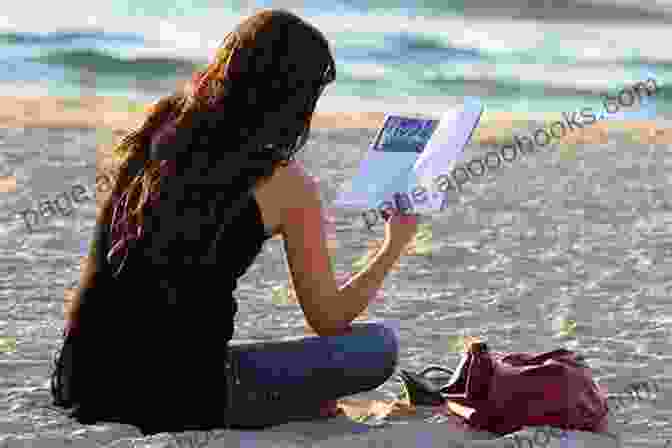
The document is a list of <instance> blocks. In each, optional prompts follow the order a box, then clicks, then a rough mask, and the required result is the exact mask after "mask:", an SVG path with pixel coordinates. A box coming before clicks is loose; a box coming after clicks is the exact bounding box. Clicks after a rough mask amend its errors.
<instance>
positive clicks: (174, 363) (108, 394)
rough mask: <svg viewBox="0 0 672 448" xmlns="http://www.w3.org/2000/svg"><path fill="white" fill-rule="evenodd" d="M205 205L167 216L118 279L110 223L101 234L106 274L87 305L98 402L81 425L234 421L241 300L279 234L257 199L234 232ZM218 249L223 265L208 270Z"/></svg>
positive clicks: (99, 253)
mask: <svg viewBox="0 0 672 448" xmlns="http://www.w3.org/2000/svg"><path fill="white" fill-rule="evenodd" d="M203 198H204V196H203V197H201V199H199V200H198V201H183V202H180V201H177V202H175V203H174V204H173V205H172V206H170V205H167V206H166V207H163V213H162V214H161V215H157V216H156V217H155V218H152V219H153V224H151V225H148V228H149V229H150V230H148V231H147V233H146V235H145V237H144V238H143V239H142V241H141V242H140V243H139V245H138V246H137V247H135V248H134V253H133V256H129V260H128V261H127V264H126V266H125V268H124V270H123V273H122V274H121V275H120V276H119V277H118V278H116V279H115V278H112V277H111V273H112V267H111V266H110V265H109V263H107V259H106V254H107V251H108V250H109V241H108V237H109V224H108V225H105V226H100V227H98V228H97V229H96V230H97V231H96V244H97V250H96V260H97V265H98V266H97V268H98V272H101V273H102V275H101V276H100V277H101V281H99V282H97V284H96V290H97V291H96V292H95V293H93V294H87V302H83V305H82V314H81V326H80V329H81V333H80V334H81V335H82V338H83V339H85V343H84V344H83V345H84V346H85V347H87V348H86V349H84V350H85V351H86V352H87V353H86V355H85V356H86V358H85V359H87V362H86V364H85V366H86V367H83V368H82V369H81V370H82V371H86V373H84V372H82V375H78V376H79V378H80V379H81V380H82V383H81V384H82V386H83V388H86V389H87V393H86V394H85V396H86V397H87V399H88V402H87V403H86V405H84V406H82V408H81V411H80V415H79V417H80V418H79V420H80V421H82V422H87V423H90V422H92V421H99V420H107V421H109V420H112V421H121V422H125V423H130V424H135V425H138V426H140V427H141V428H142V430H143V432H145V433H152V432H157V431H179V430H183V429H187V428H208V427H221V426H222V424H223V422H225V415H224V413H225V403H226V389H225V383H224V353H225V350H226V347H227V344H228V342H229V341H230V339H231V338H232V336H233V330H234V317H235V315H236V312H237V304H236V299H235V298H234V296H233V291H234V290H235V289H236V287H237V281H238V278H239V277H241V276H242V275H243V274H245V272H246V271H247V269H248V268H249V267H250V266H251V265H252V263H253V262H254V260H255V258H256V257H257V255H258V254H259V252H260V251H261V249H262V247H263V243H264V242H265V241H266V240H267V239H269V238H270V237H271V234H270V232H268V231H267V229H266V228H265V227H264V224H263V221H262V217H261V211H260V209H259V206H258V203H257V201H256V199H255V196H254V194H253V193H252V192H250V193H248V194H247V200H246V201H245V200H244V198H243V202H242V204H243V205H242V207H241V208H240V209H239V210H238V211H236V212H234V216H230V218H231V219H229V220H228V225H226V226H224V227H222V226H221V224H220V223H221V221H222V219H221V218H222V217H224V216H226V215H227V213H228V214H230V213H231V211H230V210H229V209H227V208H226V205H224V206H220V205H216V206H215V207H214V208H213V209H211V210H210V215H208V212H206V211H205V209H206V208H207V207H206V206H205V205H204V204H206V203H208V201H207V200H204V199H203ZM196 204H200V205H198V206H197V205H196ZM210 204H212V201H210ZM201 206H203V207H202V209H199V207H201ZM206 216H209V218H210V219H205V217H206ZM213 216H214V217H216V219H214V220H213V219H212V217H213ZM169 220H170V222H169ZM148 222H149V221H148ZM180 225H183V226H184V227H185V228H187V227H189V229H188V230H185V231H184V232H182V228H178V227H179V226H180ZM218 232H219V233H221V235H222V237H221V239H220V240H219V241H218V242H215V237H216V235H217V234H218ZM165 235H169V236H165ZM167 241H168V242H170V244H166V243H167ZM162 244H163V246H162ZM164 249H165V250H164ZM209 250H214V254H215V259H214V262H210V263H205V264H204V263H201V262H200V261H199V260H202V259H203V256H204V254H205V253H206V252H208V251H209ZM211 253H212V252H211ZM87 385H88V387H87Z"/></svg>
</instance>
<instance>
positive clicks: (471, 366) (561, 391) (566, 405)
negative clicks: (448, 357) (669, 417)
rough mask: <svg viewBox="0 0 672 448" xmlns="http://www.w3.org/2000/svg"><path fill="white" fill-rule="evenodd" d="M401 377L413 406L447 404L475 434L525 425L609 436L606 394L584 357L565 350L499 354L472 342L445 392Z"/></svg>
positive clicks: (414, 378) (412, 377) (413, 376)
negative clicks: (475, 430) (477, 430)
mask: <svg viewBox="0 0 672 448" xmlns="http://www.w3.org/2000/svg"><path fill="white" fill-rule="evenodd" d="M401 376H402V379H403V380H404V383H405V385H406V387H407V391H408V392H409V397H410V398H411V402H412V403H413V401H416V402H419V403H413V404H434V405H437V404H439V405H443V406H445V408H446V409H447V410H449V411H450V412H451V413H454V414H458V415H460V416H461V417H462V418H464V420H465V421H466V423H468V424H469V425H470V426H472V427H474V428H477V429H481V430H487V431H490V432H493V433H497V434H508V433H512V432H515V431H518V430H520V429H521V428H522V427H523V426H541V425H549V426H554V427H559V428H563V429H566V430H580V431H593V432H603V431H606V424H607V413H608V407H607V400H606V395H605V394H604V393H603V392H602V391H601V390H600V389H599V387H598V386H597V384H595V382H594V381H593V378H592V372H591V369H590V367H588V365H587V364H585V362H584V361H583V360H582V358H581V357H580V356H577V355H576V354H575V353H574V352H571V351H568V350H565V349H558V350H553V351H550V352H544V353H496V352H489V351H488V348H487V346H486V344H484V343H482V342H471V343H470V344H469V346H468V347H467V350H466V352H465V353H464V355H463V358H462V361H461V362H460V365H459V366H458V369H457V370H456V371H454V372H453V376H452V378H451V380H450V381H449V383H448V384H447V385H444V386H443V387H440V388H437V387H436V386H433V388H432V386H431V385H430V383H429V382H428V381H427V380H426V379H424V381H423V378H421V376H420V375H418V374H409V372H405V371H402V375H401ZM409 386H410V387H409ZM412 389H414V390H412ZM437 392H438V395H437ZM414 398H416V400H414ZM423 401H424V402H425V403H422V402H423Z"/></svg>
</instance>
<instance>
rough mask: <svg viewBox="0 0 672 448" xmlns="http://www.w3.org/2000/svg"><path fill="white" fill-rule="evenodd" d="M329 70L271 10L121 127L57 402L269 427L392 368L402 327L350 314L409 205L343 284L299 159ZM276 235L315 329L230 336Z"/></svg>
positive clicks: (292, 20) (306, 28)
mask: <svg viewBox="0 0 672 448" xmlns="http://www.w3.org/2000/svg"><path fill="white" fill-rule="evenodd" d="M334 79H335V67H334V61H333V58H332V55H331V52H330V49H329V45H328V42H327V40H326V39H325V38H324V36H323V35H322V33H320V32H319V31H318V30H317V29H315V28H314V27H313V26H311V25H309V24H307V23H306V22H305V21H303V20H302V19H300V18H298V17H297V16H295V15H293V14H291V13H289V12H287V11H284V10H262V11H260V12H258V13H257V14H255V15H253V16H251V17H249V18H247V19H245V20H244V21H243V22H242V23H241V24H240V25H238V27H237V28H236V29H235V30H234V31H233V32H232V33H230V34H229V35H228V36H227V37H226V39H225V40H224V42H223V44H222V45H221V47H220V49H219V50H218V52H217V55H216V57H215V59H214V61H213V62H212V63H211V64H210V65H209V66H208V68H207V70H205V71H204V72H203V73H200V72H199V73H197V74H196V75H195V76H194V79H193V82H192V84H191V88H188V89H185V92H183V93H177V94H174V95H172V96H170V97H167V98H163V99H162V100H160V101H159V102H158V103H157V104H156V105H155V106H154V107H153V108H152V110H151V111H150V112H149V114H148V116H147V118H146V120H145V122H144V123H143V125H142V126H141V127H140V128H139V129H138V130H136V131H135V132H133V133H131V134H129V135H128V136H126V137H125V138H124V139H123V140H122V141H121V142H120V143H119V145H118V146H117V148H116V149H115V152H116V153H117V154H118V155H120V156H121V157H122V163H121V164H120V168H119V170H118V173H117V175H116V181H115V187H114V189H113V191H112V194H111V195H110V197H109V198H108V199H107V200H106V201H105V203H104V206H103V207H102V212H101V214H100V216H98V218H97V224H96V234H95V238H94V244H93V246H92V250H91V251H90V253H89V256H88V259H89V261H90V262H89V263H88V266H87V267H86V268H85V269H83V272H82V278H81V282H80V285H79V288H78V290H77V294H76V297H75V298H74V301H73V306H72V307H71V309H70V311H69V312H68V313H67V316H66V337H69V338H70V340H71V341H72V346H71V347H68V349H67V350H68V354H67V356H62V357H61V361H62V362H61V363H60V364H61V367H62V368H61V370H60V372H59V374H58V375H57V376H58V379H59V381H56V386H55V390H54V396H55V398H56V402H57V404H60V405H62V406H66V407H68V406H73V405H74V406H75V410H74V412H73V415H74V416H75V417H76V418H78V420H79V421H80V422H86V423H91V422H95V421H99V420H105V421H120V422H124V423H130V424H135V425H137V426H139V427H140V428H141V430H142V431H143V433H145V434H148V433H155V432H159V431H179V430H185V429H208V428H218V427H237V428H253V427H264V426H268V425H273V424H278V423H283V422H287V421H290V420H298V419H310V418H316V417H319V416H320V415H322V416H324V415H331V414H330V412H333V411H334V409H335V400H336V399H337V398H339V397H342V396H345V395H350V394H354V393H358V392H362V391H366V390H371V389H373V388H376V387H378V386H379V385H381V384H382V383H383V382H385V381H386V380H387V379H388V378H389V377H390V376H391V375H392V374H393V373H394V370H395V367H396V362H397V355H398V345H397V341H396V339H395V336H394V334H393V332H392V331H391V330H390V329H388V328H385V327H383V326H381V325H377V324H372V323H362V324H354V325H352V326H351V322H352V321H353V319H355V317H356V316H358V315H359V314H360V313H361V312H362V311H364V309H365V308H366V307H367V305H368V301H369V298H371V297H373V296H375V292H376V290H377V289H378V288H379V287H380V286H381V283H382V281H383V278H384V277H385V275H386V274H387V272H388V271H389V269H390V268H391V267H392V266H393V265H394V263H395V262H396V260H397V259H398V257H399V256H400V254H401V252H402V249H403V248H404V246H405V245H406V244H407V243H408V242H409V241H410V240H411V238H412V237H413V235H414V233H415V231H416V228H417V222H416V217H414V216H401V215H395V216H392V217H390V219H389V220H388V222H387V226H386V239H385V243H384V245H383V247H382V248H381V249H380V250H379V253H378V255H377V257H376V258H375V259H374V260H373V261H372V262H371V263H369V265H368V266H367V267H366V268H365V269H364V270H363V271H362V272H360V273H359V274H357V275H355V276H354V277H353V278H352V279H351V280H350V281H349V282H348V283H347V284H346V285H344V286H342V287H340V288H337V286H336V281H335V279H334V273H333V270H332V266H331V263H330V259H329V254H328V251H327V246H326V241H325V232H324V223H323V220H322V203H321V201H320V197H319V191H318V187H317V185H316V184H315V183H314V182H313V181H312V180H311V177H310V175H309V174H308V173H306V172H305V171H304V170H303V168H302V167H301V165H300V164H298V163H296V162H295V161H293V156H294V155H295V154H296V152H297V151H298V150H299V149H301V147H302V146H303V145H304V143H305V141H306V140H307V138H308V134H309V130H310V123H311V117H312V113H313V111H314V109H315V105H316V103H317V99H318V98H319V96H320V95H321V93H322V91H323V89H324V87H325V86H326V85H327V84H328V83H330V82H332V81H333V80H334ZM274 235H280V236H282V238H283V239H284V244H285V251H286V254H287V260H288V264H289V266H290V270H291V280H292V282H293V285H294V288H295V291H296V295H297V298H298V300H299V302H300V305H301V308H302V310H303V312H304V315H305V317H306V320H307V322H308V324H309V325H310V326H311V327H312V328H313V330H314V331H315V332H316V333H317V336H312V337H305V338H301V339H298V340H292V341H278V342H269V343H257V344H233V343H231V342H230V341H231V338H232V335H233V331H234V316H235V314H236V309H237V307H236V301H235V299H234V297H233V295H232V293H233V291H234V290H235V288H236V284H237V279H238V278H239V277H240V276H241V275H243V274H244V273H245V271H246V270H247V269H248V267H249V266H250V265H251V264H252V262H253V261H254V259H255V257H256V256H257V254H258V253H259V252H260V250H261V248H262V245H263V243H264V241H266V240H267V239H269V238H271V237H272V236H274ZM63 366H65V367H63ZM66 384H67V385H68V387H70V388H71V389H70V390H65V385H66ZM64 396H67V397H68V398H63V397H64ZM325 413H326V414H325Z"/></svg>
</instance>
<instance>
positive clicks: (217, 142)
mask: <svg viewBox="0 0 672 448" xmlns="http://www.w3.org/2000/svg"><path fill="white" fill-rule="evenodd" d="M335 77H336V69H335V63H334V59H333V57H332V55H331V51H330V48H329V43H328V41H327V40H326V38H325V37H324V35H323V34H322V33H321V32H320V31H319V30H317V29H316V28H315V27H314V26H312V25H310V24H308V23H307V22H305V21H304V20H302V19H301V18H299V17H298V16H296V15H295V14H293V13H291V12H289V11H286V10H282V9H263V10H261V11H259V12H257V13H256V14H254V15H252V16H250V17H248V18H246V19H245V20H243V21H242V22H241V23H240V24H239V25H238V26H237V27H236V29H235V30H234V31H232V32H231V33H229V34H228V35H227V36H226V38H225V39H224V41H223V42H222V44H221V45H220V47H219V48H218V50H217V52H216V55H215V57H214V58H213V61H212V62H211V63H210V64H209V65H208V67H207V68H206V69H205V70H204V71H198V72H196V73H194V76H193V79H192V82H191V83H188V84H187V85H186V86H185V88H184V90H183V91H178V92H176V93H174V94H172V95H170V96H167V97H164V98H162V99H161V100H159V101H158V102H157V103H155V104H154V105H153V106H152V107H151V108H150V110H149V111H148V114H147V116H146V118H145V120H144V122H143V123H142V125H141V126H140V127H139V128H138V129H136V130H134V131H131V132H130V133H129V134H127V135H126V136H125V137H124V138H123V139H122V140H121V141H120V142H119V143H118V144H117V146H116V147H115V148H114V155H115V157H116V159H117V160H118V162H120V165H119V168H118V170H117V172H116V176H115V186H114V189H113V191H112V196H113V197H119V196H121V195H122V194H124V193H126V194H127V207H126V210H127V214H128V216H125V218H126V219H127V220H128V222H129V223H132V224H133V225H142V223H143V211H144V209H145V205H146V204H147V202H148V201H149V199H150V197H155V195H156V194H158V190H159V186H160V180H161V177H162V172H161V170H160V168H161V166H162V163H161V162H162V160H166V159H171V160H172V159H174V160H175V161H176V162H175V163H176V166H177V172H178V173H183V174H184V173H186V171H189V170H191V172H192V174H193V173H197V176H195V177H194V179H197V180H198V181H201V182H205V183H208V182H217V183H218V185H219V186H220V187H223V186H227V187H228V188H235V189H236V190H239V191H240V190H244V189H246V188H247V189H249V188H250V186H252V185H254V184H256V182H257V181H258V180H259V179H260V178H263V177H268V176H270V175H271V174H272V173H273V171H274V170H275V168H276V167H277V166H278V165H287V163H289V161H291V160H292V158H293V157H294V156H295V155H296V153H297V152H298V151H299V150H300V149H301V148H302V147H303V145H304V144H305V142H306V140H307V139H308V136H309V132H310V124H311V119H312V114H313V113H314V110H315V106H316V103H317V100H318V98H319V96H320V95H321V93H322V91H323V88H324V86H325V85H326V84H328V83H330V82H332V81H333V80H334V79H335ZM166 148H169V151H167V152H166ZM167 153H168V155H167ZM198 160H200V163H199V162H198ZM206 171H208V173H209V174H208V173H206ZM234 186H235V187H234Z"/></svg>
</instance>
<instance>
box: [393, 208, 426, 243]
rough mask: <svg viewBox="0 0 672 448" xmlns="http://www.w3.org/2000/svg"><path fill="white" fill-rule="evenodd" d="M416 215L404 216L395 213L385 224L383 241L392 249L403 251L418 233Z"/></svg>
mask: <svg viewBox="0 0 672 448" xmlns="http://www.w3.org/2000/svg"><path fill="white" fill-rule="evenodd" d="M418 218H419V217H418V215H404V214H401V213H399V212H397V213H396V214H394V215H391V216H390V217H389V218H388V219H387V221H386V222H385V241H386V243H387V244H390V245H391V246H393V247H397V248H400V249H403V248H404V247H406V245H408V243H410V242H411V241H412V240H413V237H415V234H416V233H417V231H418Z"/></svg>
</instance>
